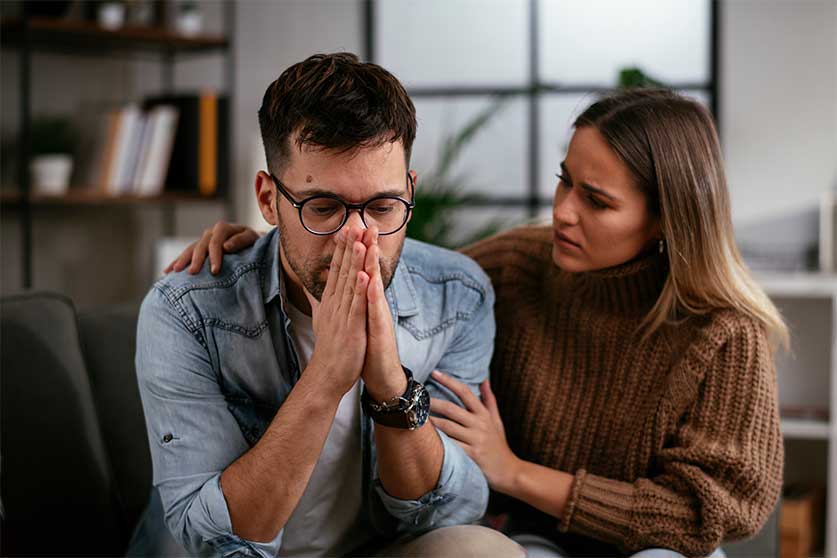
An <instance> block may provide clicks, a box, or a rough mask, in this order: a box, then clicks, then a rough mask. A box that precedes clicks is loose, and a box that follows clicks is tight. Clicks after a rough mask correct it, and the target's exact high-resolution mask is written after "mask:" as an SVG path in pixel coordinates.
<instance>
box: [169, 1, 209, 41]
mask: <svg viewBox="0 0 837 558" xmlns="http://www.w3.org/2000/svg"><path fill="white" fill-rule="evenodd" d="M175 27H176V28H177V32H178V33H180V34H181V35H186V36H187V37H192V36H195V35H197V34H199V33H200V32H201V30H202V29H203V14H202V13H201V11H200V8H199V7H198V3H197V2H194V1H193V0H185V1H184V2H181V3H180V4H179V5H178V7H177V17H176V18H175Z"/></svg>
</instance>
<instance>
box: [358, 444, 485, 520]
mask: <svg viewBox="0 0 837 558" xmlns="http://www.w3.org/2000/svg"><path fill="white" fill-rule="evenodd" d="M437 432H439V431H438V430H437ZM439 437H440V438H441V439H442V445H443V447H444V452H445V454H444V458H443V460H442V470H441V473H440V475H439V483H438V484H437V485H436V487H435V488H434V489H433V490H431V491H430V492H427V493H425V494H424V495H422V496H421V497H420V498H419V499H417V500H401V499H398V498H394V497H393V496H390V495H389V494H388V493H387V492H386V490H385V489H384V487H383V485H382V484H381V481H380V480H377V481H376V482H375V491H376V492H377V494H378V496H379V497H380V499H381V502H382V503H383V504H384V508H385V509H386V510H387V512H389V513H390V514H391V515H392V516H393V517H395V518H396V519H398V520H399V521H400V522H401V523H402V524H403V525H405V526H406V527H407V531H409V532H421V531H427V530H430V529H436V528H439V527H447V526H450V525H463V524H467V523H472V522H474V521H476V520H477V519H479V518H480V517H482V516H483V514H484V513H485V508H486V506H487V504H488V483H487V482H486V480H485V476H484V475H483V473H482V471H481V470H480V468H479V467H478V466H477V464H476V463H474V461H473V460H471V458H470V457H468V456H467V455H466V454H465V452H464V451H463V450H462V448H461V447H460V446H459V444H457V443H456V442H454V441H453V440H451V439H450V438H449V437H448V436H447V435H446V434H445V433H444V432H439Z"/></svg>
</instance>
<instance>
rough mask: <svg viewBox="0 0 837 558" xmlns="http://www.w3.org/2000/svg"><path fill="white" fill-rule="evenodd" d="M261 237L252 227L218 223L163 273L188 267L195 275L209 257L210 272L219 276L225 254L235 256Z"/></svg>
mask: <svg viewBox="0 0 837 558" xmlns="http://www.w3.org/2000/svg"><path fill="white" fill-rule="evenodd" d="M260 236H261V235H260V234H259V233H257V232H256V231H254V230H253V229H251V228H250V227H246V226H244V225H236V224H235V223H227V222H225V221H218V222H217V223H215V226H213V227H212V228H210V229H206V230H205V231H203V235H201V237H200V239H198V240H196V241H195V242H193V243H191V244H190V245H189V246H187V247H186V249H185V250H183V252H181V253H180V255H179V256H177V257H176V258H175V259H174V260H173V261H172V262H171V263H170V264H169V265H168V266H167V267H166V269H165V270H163V273H169V272H171V271H183V270H184V269H186V268H187V267H188V269H189V273H191V274H193V275H194V274H196V273H197V272H198V271H200V270H201V268H202V267H203V263H204V261H206V257H207V255H208V256H209V265H210V271H211V272H212V273H213V274H217V273H218V272H219V271H220V270H221V262H222V261H223V259H224V253H225V252H226V253H228V254H234V253H236V252H238V251H240V250H243V249H244V248H247V247H249V246H252V245H253V244H254V243H255V242H256V240H258V239H259V237H260Z"/></svg>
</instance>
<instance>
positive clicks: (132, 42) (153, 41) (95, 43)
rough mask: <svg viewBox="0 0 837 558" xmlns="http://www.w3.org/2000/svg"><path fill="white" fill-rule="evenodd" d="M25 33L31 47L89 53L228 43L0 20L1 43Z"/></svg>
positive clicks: (160, 31) (159, 32)
mask: <svg viewBox="0 0 837 558" xmlns="http://www.w3.org/2000/svg"><path fill="white" fill-rule="evenodd" d="M27 32H28V38H29V40H30V45H31V47H32V48H33V49H34V50H42V49H46V50H53V49H60V48H64V47H71V48H74V49H77V50H80V51H87V52H89V53H92V54H101V52H102V49H103V48H112V49H120V50H157V51H207V50H223V49H226V48H227V47H228V46H229V41H228V40H227V38H226V37H223V36H220V35H198V36H191V37H187V36H184V35H180V34H178V33H174V32H172V31H170V30H168V29H165V28H162V27H138V26H125V27H122V28H120V29H115V30H110V29H105V28H103V27H100V26H99V25H97V24H95V23H92V22H87V21H78V20H65V19H48V18H30V19H29V27H28V30H26V29H25V26H24V21H23V19H21V18H5V19H3V20H2V22H0V36H2V42H3V44H4V45H9V46H19V45H21V44H22V43H23V40H24V34H25V33H27Z"/></svg>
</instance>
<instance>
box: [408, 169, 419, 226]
mask: <svg viewBox="0 0 837 558" xmlns="http://www.w3.org/2000/svg"><path fill="white" fill-rule="evenodd" d="M407 172H409V173H410V178H412V179H413V191H412V195H413V201H416V190H418V175H417V174H416V171H414V170H410V171H407ZM410 193H411V192H407V194H408V195H409V194H410ZM412 218H413V212H412V211H411V212H410V215H409V216H407V222H408V223H409V222H410V221H411V220H412Z"/></svg>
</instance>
